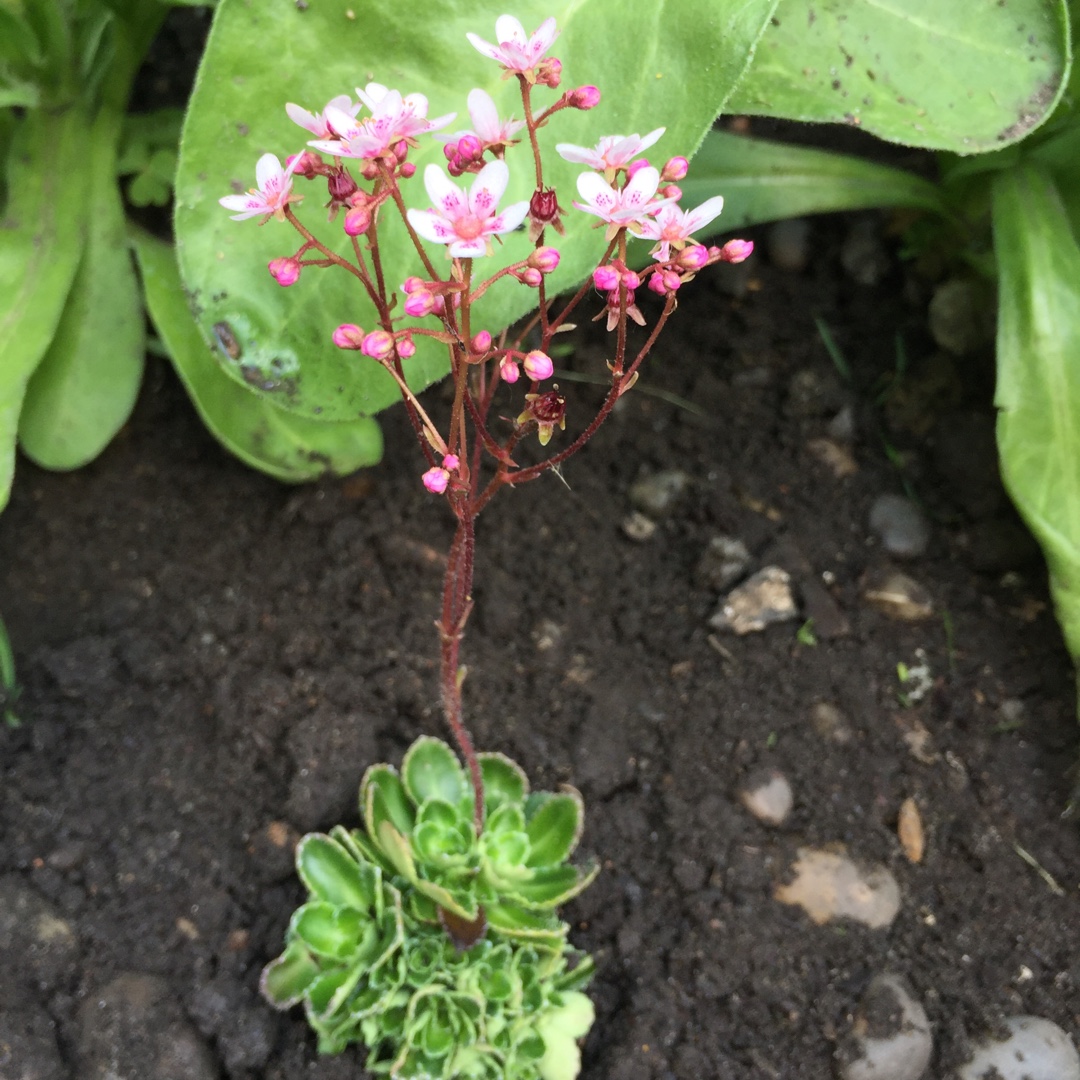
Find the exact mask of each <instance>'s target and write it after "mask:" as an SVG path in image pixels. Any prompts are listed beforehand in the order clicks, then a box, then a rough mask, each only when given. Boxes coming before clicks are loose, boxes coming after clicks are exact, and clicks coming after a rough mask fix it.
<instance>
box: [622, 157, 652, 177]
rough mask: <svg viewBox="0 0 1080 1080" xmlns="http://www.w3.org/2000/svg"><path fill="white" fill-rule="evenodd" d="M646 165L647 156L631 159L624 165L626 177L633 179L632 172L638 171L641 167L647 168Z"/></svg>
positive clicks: (647, 161) (647, 163)
mask: <svg viewBox="0 0 1080 1080" xmlns="http://www.w3.org/2000/svg"><path fill="white" fill-rule="evenodd" d="M648 165H649V159H648V158H643V157H641V158H638V159H637V160H636V161H631V162H630V164H629V165H627V166H626V179H627V180H633V179H634V174H635V173H639V172H640V171H641V170H642V169H645V168H648Z"/></svg>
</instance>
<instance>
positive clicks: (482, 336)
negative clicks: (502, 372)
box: [470, 330, 491, 355]
mask: <svg viewBox="0 0 1080 1080" xmlns="http://www.w3.org/2000/svg"><path fill="white" fill-rule="evenodd" d="M470 346H471V348H472V351H473V352H474V353H476V354H477V355H481V354H483V353H486V352H487V351H488V349H490V348H491V335H490V334H489V333H488V332H487V331H486V330H481V331H480V333H479V334H476V335H475V336H474V337H473V339H472V342H471V343H470Z"/></svg>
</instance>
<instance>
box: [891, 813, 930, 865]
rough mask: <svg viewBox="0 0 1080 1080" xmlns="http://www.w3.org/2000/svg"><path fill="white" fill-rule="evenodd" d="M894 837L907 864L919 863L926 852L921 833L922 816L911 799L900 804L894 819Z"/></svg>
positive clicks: (924, 839)
mask: <svg viewBox="0 0 1080 1080" xmlns="http://www.w3.org/2000/svg"><path fill="white" fill-rule="evenodd" d="M896 835H897V836H898V837H899V838H900V846H901V847H902V848H903V849H904V854H905V855H906V856H907V858H908V862H913V863H921V862H922V859H923V853H924V852H925V851H926V834H925V833H924V832H923V823H922V816H921V815H920V814H919V807H918V804H917V803H916V802H915V800H914V799H912V798H907V799H905V800H904V801H903V802H902V803H901V804H900V813H899V814H898V815H897V818H896Z"/></svg>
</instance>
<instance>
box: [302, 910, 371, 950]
mask: <svg viewBox="0 0 1080 1080" xmlns="http://www.w3.org/2000/svg"><path fill="white" fill-rule="evenodd" d="M290 929H291V931H292V933H293V934H295V935H296V937H298V938H299V939H300V940H301V941H302V942H303V943H304V944H305V945H306V946H307V947H308V948H309V949H310V950H311V951H312V952H313V953H315V954H316V955H318V956H325V957H328V958H330V959H333V960H343V959H345V958H346V957H348V956H349V955H350V954H351V953H354V952H356V951H357V949H358V948H359V946H360V938H361V936H362V935H363V934H364V933H365V931H367V930H370V931H371V934H372V936H374V933H375V928H374V926H373V925H372V923H371V920H370V919H368V917H367V915H366V914H365V913H364V912H361V911H358V910H357V909H356V908H352V907H335V906H334V905H333V904H328V903H326V901H324V900H313V901H312V902H311V903H309V904H305V905H304V906H303V907H301V908H297V909H296V911H295V913H294V914H293V917H292V922H291V924H290Z"/></svg>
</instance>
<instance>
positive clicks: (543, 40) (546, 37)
mask: <svg viewBox="0 0 1080 1080" xmlns="http://www.w3.org/2000/svg"><path fill="white" fill-rule="evenodd" d="M496 26H498V24H497V23H496ZM558 36H559V31H558V30H557V29H556V27H555V19H554V17H553V16H549V17H548V18H546V19H545V20H544V21H543V22H542V23H541V24H540V26H539V27H538V29H537V31H536V33H535V34H533V36H532V37H531V38H530V39H529V48H530V49H531V50H533V55H534V57H535V59H537V60H539V59H540V57H541V56H542V55H543V54H544V53H546V52H547V51H548V49H550V48H551V43H552V42H553V41H554V40H555V39H556V38H557V37H558Z"/></svg>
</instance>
